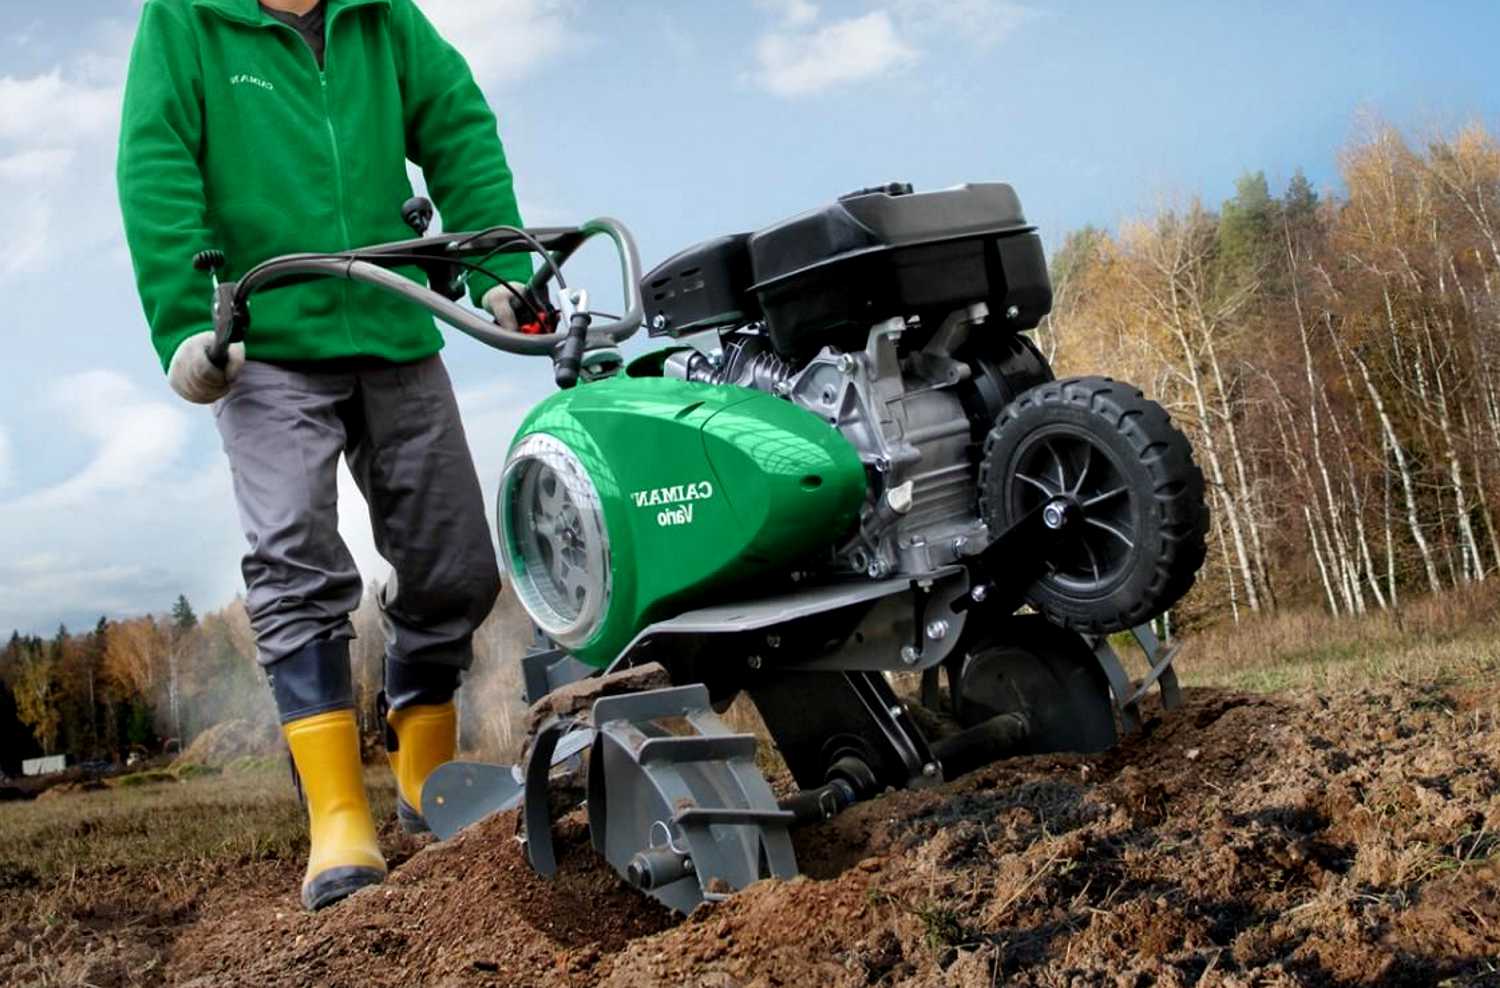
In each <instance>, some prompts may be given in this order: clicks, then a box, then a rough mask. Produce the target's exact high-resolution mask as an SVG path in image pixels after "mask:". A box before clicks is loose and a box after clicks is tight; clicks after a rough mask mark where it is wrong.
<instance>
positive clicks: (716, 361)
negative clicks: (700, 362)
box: [708, 350, 724, 370]
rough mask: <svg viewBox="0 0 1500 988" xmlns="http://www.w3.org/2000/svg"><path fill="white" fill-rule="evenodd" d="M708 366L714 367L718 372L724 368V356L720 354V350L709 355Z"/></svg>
mask: <svg viewBox="0 0 1500 988" xmlns="http://www.w3.org/2000/svg"><path fill="white" fill-rule="evenodd" d="M708 366H710V367H712V368H713V369H714V370H718V369H720V368H721V367H723V366H724V354H722V353H720V352H719V351H718V350H715V351H714V352H713V353H711V354H709V355H708Z"/></svg>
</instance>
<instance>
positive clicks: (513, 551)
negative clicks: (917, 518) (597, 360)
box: [497, 375, 866, 667]
mask: <svg viewBox="0 0 1500 988" xmlns="http://www.w3.org/2000/svg"><path fill="white" fill-rule="evenodd" d="M865 494H866V479H865V472H864V467H863V465H862V464H861V462H860V458H859V455H858V453H857V452H856V451H855V449H854V447H853V446H851V445H850V444H849V443H848V442H847V441H846V440H845V439H844V438H843V436H842V435H840V434H839V432H838V431H837V430H836V429H835V428H834V427H833V426H832V425H830V424H829V423H828V422H826V421H824V420H823V419H820V418H818V417H817V416H815V415H813V414H812V413H810V412H807V411H805V410H803V409H801V408H798V407H797V406H795V405H792V404H791V403H789V402H786V401H783V400H781V399H779V398H776V397H775V396H773V395H769V394H766V393H764V392H760V391H752V390H750V389H747V388H740V387H736V386H731V385H714V384H700V383H692V382H686V381H676V380H671V379H666V378H660V377H646V378H635V377H627V376H623V375H621V376H617V377H614V378H610V379H607V380H603V381H598V382H594V383H592V384H588V385H586V386H583V387H579V388H577V389H574V390H570V391H563V392H560V393H558V394H555V395H553V396H552V397H551V398H549V399H548V400H546V401H544V402H543V403H542V404H541V405H539V406H538V407H537V408H536V409H535V410H534V411H533V412H532V413H531V414H530V415H529V416H528V417H527V419H526V420H525V422H524V423H523V424H522V427H521V429H520V431H519V432H518V433H517V435H516V438H515V441H514V442H513V444H512V446H511V450H510V453H509V456H508V457H507V461H506V466H505V471H504V473H503V475H502V478H501V482H500V492H499V498H498V502H497V504H498V508H497V510H498V515H499V533H500V546H501V554H502V556H503V558H504V561H505V566H506V570H507V572H508V575H509V578H510V580H511V583H512V586H513V587H514V589H515V591H516V593H517V594H518V595H519V597H520V600H521V603H522V605H523V606H524V607H525V609H526V611H527V612H528V614H529V615H530V616H531V618H532V619H533V621H535V622H536V624H537V626H538V627H539V628H540V629H541V631H542V632H543V633H544V634H546V635H547V636H548V637H549V638H551V639H552V640H553V641H555V642H556V643H557V644H558V645H559V646H561V647H563V648H565V649H566V650H567V651H568V652H569V653H571V654H572V655H574V656H575V657H577V658H578V659H580V660H582V661H583V662H586V663H588V664H590V665H594V666H598V667H603V666H606V665H608V664H609V663H610V662H611V661H612V660H613V659H614V658H615V657H616V656H617V655H619V654H620V652H621V651H622V650H623V649H624V648H625V647H626V646H627V645H628V644H629V643H630V642H631V640H632V639H634V638H635V636H636V635H637V634H639V632H640V631H641V630H643V629H644V628H646V627H647V626H648V625H649V624H651V623H652V622H655V621H659V620H663V619H665V618H668V617H672V616H674V615H675V614H677V613H681V612H682V611H684V610H687V609H690V608H692V607H694V606H702V605H703V604H705V603H711V602H712V601H713V600H715V591H716V590H722V589H725V588H727V587H730V586H734V585H739V584H743V583H744V582H745V581H747V580H751V579H753V578H755V577H757V576H761V575H765V574H769V573H773V572H776V571H785V570H787V569H788V568H790V567H792V566H794V564H795V563H796V562H797V561H798V560H799V559H800V558H805V557H808V556H809V555H816V554H818V553H821V552H826V551H827V550H828V549H829V548H830V547H831V546H833V545H835V544H836V543H837V542H838V541H839V540H840V539H842V538H843V537H845V536H847V535H848V534H849V533H850V532H851V531H852V530H853V529H854V528H855V526H856V525H857V522H858V519H859V512H860V508H861V506H862V505H863V504H864V501H865ZM810 533H819V534H820V536H821V537H820V538H815V539H809V537H808V536H809V534H810Z"/></svg>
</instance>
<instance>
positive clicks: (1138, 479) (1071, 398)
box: [979, 377, 1209, 635]
mask: <svg viewBox="0 0 1500 988" xmlns="http://www.w3.org/2000/svg"><path fill="white" fill-rule="evenodd" d="M979 492H980V493H979V505H980V512H981V514H982V516H983V517H984V520H985V522H986V523H987V524H988V525H989V527H990V531H991V532H993V533H999V532H1003V531H1004V530H1005V529H1007V528H1008V527H1010V525H1011V524H1013V523H1014V522H1015V521H1017V520H1019V519H1021V518H1023V517H1025V516H1026V514H1027V513H1028V512H1030V511H1033V510H1035V509H1036V508H1038V507H1040V506H1041V505H1043V504H1046V503H1047V502H1049V501H1053V500H1056V499H1058V498H1066V499H1068V500H1070V501H1071V503H1072V505H1073V506H1074V508H1075V509H1076V511H1077V513H1078V516H1079V520H1078V522H1077V523H1076V525H1077V531H1076V533H1075V534H1074V535H1073V536H1072V537H1071V538H1070V539H1068V540H1067V541H1066V543H1065V545H1064V546H1063V547H1062V548H1061V549H1060V550H1059V551H1058V552H1057V553H1056V554H1055V556H1054V557H1053V558H1051V559H1049V560H1048V569H1047V572H1046V573H1045V574H1044V575H1043V576H1041V577H1040V578H1039V579H1038V580H1037V581H1036V582H1035V583H1033V584H1032V585H1031V587H1030V588H1028V589H1027V591H1026V601H1027V603H1029V604H1030V605H1031V606H1032V607H1033V608H1035V609H1036V610H1037V611H1038V612H1039V613H1041V614H1044V615H1046V617H1047V618H1049V619H1050V620H1051V621H1053V622H1054V623H1056V624H1058V625H1061V626H1062V627H1065V628H1071V629H1073V630H1074V631H1079V632H1083V633H1085V634H1093V635H1101V634H1109V633H1112V632H1115V631H1124V630H1125V629H1127V628H1133V627H1136V626H1138V625H1141V624H1145V623H1146V622H1148V621H1150V620H1152V619H1153V618H1155V617H1157V616H1159V615H1161V614H1163V613H1164V612H1166V610H1167V609H1168V608H1170V607H1171V606H1172V605H1173V604H1175V603H1177V601H1178V600H1180V599H1181V598H1182V596H1183V595H1184V594H1185V593H1187V592H1188V590H1189V589H1191V588H1192V586H1193V581H1194V579H1195V578H1196V577H1197V574H1198V570H1199V569H1200V568H1201V567H1202V566H1203V560H1204V557H1205V555H1206V552H1207V549H1206V546H1205V543H1204V540H1205V537H1206V535H1207V533H1208V517H1209V516H1208V503H1207V501H1206V499H1205V496H1204V485H1203V472H1202V471H1201V470H1199V469H1198V465H1197V464H1196V463H1194V462H1193V452H1192V447H1191V446H1190V445H1189V443H1188V440H1187V437H1186V436H1184V435H1183V434H1182V433H1181V432H1179V431H1178V430H1177V428H1176V427H1175V426H1174V425H1173V424H1172V421H1171V417H1170V416H1169V415H1168V414H1167V411H1166V409H1164V408H1162V407H1161V406H1160V405H1158V404H1157V403H1156V402H1154V401H1151V400H1149V399H1148V398H1146V397H1145V396H1144V395H1143V394H1141V392H1140V390H1139V389H1138V388H1135V387H1132V386H1130V385H1128V384H1121V383H1119V382H1117V381H1112V380H1109V379H1108V378H1102V377H1081V378H1070V379H1065V380H1061V381H1052V382H1049V383H1047V384H1043V385H1040V386H1038V387H1035V388H1032V389H1031V390H1030V391H1027V392H1025V393H1024V394H1022V395H1021V396H1020V397H1019V398H1017V399H1016V400H1015V401H1013V402H1011V404H1010V405H1008V406H1007V407H1006V409H1005V411H1004V412H1002V413H1001V415H1000V419H999V421H998V422H996V424H995V428H994V429H993V430H991V432H990V434H989V436H988V438H987V439H986V440H985V444H984V455H983V459H982V460H981V464H980V476H979Z"/></svg>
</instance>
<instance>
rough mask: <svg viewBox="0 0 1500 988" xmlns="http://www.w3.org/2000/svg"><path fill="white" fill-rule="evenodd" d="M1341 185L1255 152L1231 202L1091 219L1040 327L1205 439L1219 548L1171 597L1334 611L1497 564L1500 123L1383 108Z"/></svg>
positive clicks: (1362, 609)
mask: <svg viewBox="0 0 1500 988" xmlns="http://www.w3.org/2000/svg"><path fill="white" fill-rule="evenodd" d="M1339 170H1340V175H1341V178H1342V185H1343V189H1342V190H1341V191H1339V192H1337V193H1323V194H1319V192H1318V191H1317V190H1315V189H1314V188H1313V186H1312V185H1311V183H1309V182H1308V180H1307V179H1306V178H1305V177H1304V176H1303V175H1302V174H1301V173H1300V172H1299V173H1297V174H1296V175H1295V176H1293V178H1292V179H1291V181H1290V182H1289V183H1288V184H1287V186H1286V187H1285V189H1284V190H1282V191H1281V194H1280V195H1273V194H1272V192H1271V190H1270V188H1269V185H1268V183H1267V181H1266V178H1265V176H1264V174H1263V173H1260V172H1257V173H1252V174H1247V175H1244V176H1243V177H1242V178H1241V179H1240V180H1239V182H1238V184H1237V189H1236V194H1235V196H1234V197H1233V198H1232V199H1230V200H1229V201H1227V202H1225V203H1223V204H1222V206H1221V207H1220V208H1219V209H1217V210H1215V209H1212V208H1209V207H1208V206H1206V205H1205V204H1204V203H1202V202H1201V201H1198V200H1192V201H1189V202H1187V203H1185V204H1179V205H1172V206H1164V207H1162V208H1160V209H1158V210H1157V211H1155V212H1154V213H1153V214H1151V215H1148V216H1145V217H1143V218H1140V219H1138V220H1136V221H1133V222H1130V223H1127V224H1124V225H1123V226H1122V228H1121V229H1120V230H1119V231H1118V232H1117V233H1109V232H1105V231H1102V230H1099V229H1094V228H1085V229H1083V230H1080V231H1077V232H1075V233H1073V234H1071V235H1070V236H1069V237H1068V238H1067V240H1066V242H1065V244H1064V245H1063V247H1062V248H1061V249H1060V250H1059V251H1058V252H1057V254H1056V256H1055V259H1054V280H1055V286H1056V292H1057V304H1056V308H1055V311H1054V313H1053V315H1052V316H1051V317H1050V318H1049V320H1048V322H1047V323H1046V324H1045V325H1044V327H1043V329H1042V332H1041V334H1040V342H1041V343H1042V344H1043V347H1044V349H1046V350H1047V351H1048V352H1049V354H1050V355H1051V356H1053V357H1054V358H1055V359H1056V360H1057V361H1058V362H1059V368H1060V371H1061V372H1064V373H1087V372H1097V371H1098V370H1099V369H1100V368H1101V367H1102V368H1106V369H1107V370H1108V372H1109V373H1110V374H1111V375H1112V376H1118V377H1121V378H1124V379H1127V380H1132V381H1135V382H1137V383H1139V384H1141V385H1142V386H1143V387H1144V390H1145V391H1146V392H1147V393H1148V394H1149V395H1151V396H1152V397H1154V398H1156V399H1157V400H1158V401H1161V402H1162V403H1163V404H1165V405H1166V406H1167V408H1168V409H1169V410H1170V411H1171V413H1172V416H1173V418H1174V420H1175V421H1176V422H1177V423H1178V425H1179V426H1180V427H1182V428H1183V429H1184V430H1186V431H1187V432H1188V434H1189V436H1190V437H1191V438H1192V440H1193V442H1194V446H1195V448H1196V451H1197V453H1198V458H1199V462H1200V464H1201V465H1202V467H1203V470H1204V474H1205V476H1206V478H1207V481H1208V491H1209V497H1210V500H1211V504H1212V508H1213V528H1212V533H1211V539H1212V544H1211V555H1210V564H1209V567H1208V570H1207V572H1206V573H1205V575H1204V578H1203V579H1202V580H1201V581H1200V586H1199V589H1198V591H1197V592H1196V593H1195V595H1194V596H1193V597H1192V598H1190V600H1189V601H1188V603H1187V605H1186V606H1185V607H1184V608H1182V609H1181V611H1180V613H1179V615H1178V617H1179V621H1181V620H1183V619H1187V620H1189V621H1192V622H1202V621H1206V620H1212V619H1214V618H1216V617H1220V616H1223V617H1227V618H1229V619H1232V620H1236V621H1237V620H1240V619H1242V618H1244V617H1246V616H1248V615H1253V614H1262V613H1267V612H1270V611H1274V610H1276V609H1277V608H1279V607H1283V606H1285V605H1287V604H1289V603H1300V602H1307V601H1317V602H1319V603H1320V604H1321V606H1323V607H1325V608H1326V609H1327V610H1329V611H1331V612H1332V613H1334V614H1337V615H1359V614H1364V613H1367V612H1369V611H1371V610H1372V609H1392V608H1397V607H1399V606H1400V604H1401V602H1402V601H1403V600H1404V599H1406V598H1407V597H1408V596H1409V595H1412V594H1416V593H1436V592H1439V591H1442V590H1444V589H1446V588H1452V587H1461V586H1465V585H1470V584H1475V583H1480V582H1483V581H1485V580H1487V579H1489V578H1491V577H1494V576H1495V575H1496V572H1497V570H1500V535H1497V529H1496V522H1495V511H1496V508H1497V507H1500V505H1497V500H1496V499H1497V496H1500V296H1497V292H1500V146H1497V144H1496V141H1495V139H1494V138H1493V137H1492V136H1491V135H1490V134H1489V133H1488V132H1487V131H1486V130H1485V129H1484V127H1482V126H1480V125H1477V124H1476V125H1471V126H1468V127H1466V128H1464V129H1462V130H1460V131H1457V132H1456V133H1451V134H1445V135H1440V136H1437V137H1434V138H1432V139H1430V140H1427V141H1425V142H1423V143H1421V144H1420V145H1414V144H1413V143H1412V142H1409V141H1408V140H1407V139H1406V138H1405V137H1404V136H1403V135H1402V134H1401V133H1399V132H1398V131H1397V130H1395V129H1394V128H1391V127H1388V126H1383V125H1376V126H1371V127H1369V128H1367V130H1366V132H1365V133H1364V134H1363V135H1362V136H1360V137H1358V138H1356V139H1355V140H1353V141H1351V142H1350V143H1349V144H1348V145H1347V146H1346V147H1345V148H1344V149H1343V151H1342V153H1341V154H1340V156H1339Z"/></svg>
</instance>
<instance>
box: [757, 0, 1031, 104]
mask: <svg viewBox="0 0 1500 988" xmlns="http://www.w3.org/2000/svg"><path fill="white" fill-rule="evenodd" d="M755 5H756V6H757V7H759V8H760V9H762V10H764V11H767V12H768V13H769V14H770V15H771V16H772V17H773V18H774V19H775V21H776V26H775V27H773V28H772V29H771V30H769V31H767V32H766V33H765V34H763V35H762V36H761V38H760V40H759V41H758V42H757V43H756V46H755V61H756V68H755V72H754V74H753V77H754V80H755V82H756V83H757V84H758V85H759V86H760V87H761V88H763V89H765V90H766V91H768V92H770V93H772V94H774V95H777V96H782V97H799V96H807V95H810V94H813V93H818V92H823V91H825V90H829V89H835V88H838V87H842V86H847V85H851V84H854V83H858V82H862V81H864V80H867V79H873V78H877V77H880V76H883V75H888V74H890V73H893V72H898V71H901V70H903V69H907V68H910V67H911V66H913V65H915V64H916V63H917V62H919V61H921V60H922V58H923V57H924V56H925V55H926V49H929V48H934V49H935V48H939V47H951V46H953V45H954V44H964V45H968V46H971V47H977V48H980V49H988V48H992V47H994V46H995V45H997V44H999V43H1000V42H1002V41H1004V40H1005V39H1007V38H1009V37H1010V36H1011V35H1012V34H1014V33H1015V31H1016V30H1017V29H1018V28H1020V27H1021V25H1023V24H1025V23H1026V22H1027V21H1028V20H1030V19H1032V18H1033V17H1034V16H1036V12H1035V11H1034V10H1032V9H1031V8H1029V7H1026V6H1024V5H1022V4H1019V3H1015V2H1013V0H883V2H881V3H876V4H873V5H872V6H873V7H874V8H875V9H873V10H871V11H870V12H868V13H866V14H863V15H861V16H858V17H850V18H845V19H842V20H830V21H824V20H823V19H822V9H821V8H820V7H819V6H818V5H817V4H815V3H812V2H811V0H755Z"/></svg>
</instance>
